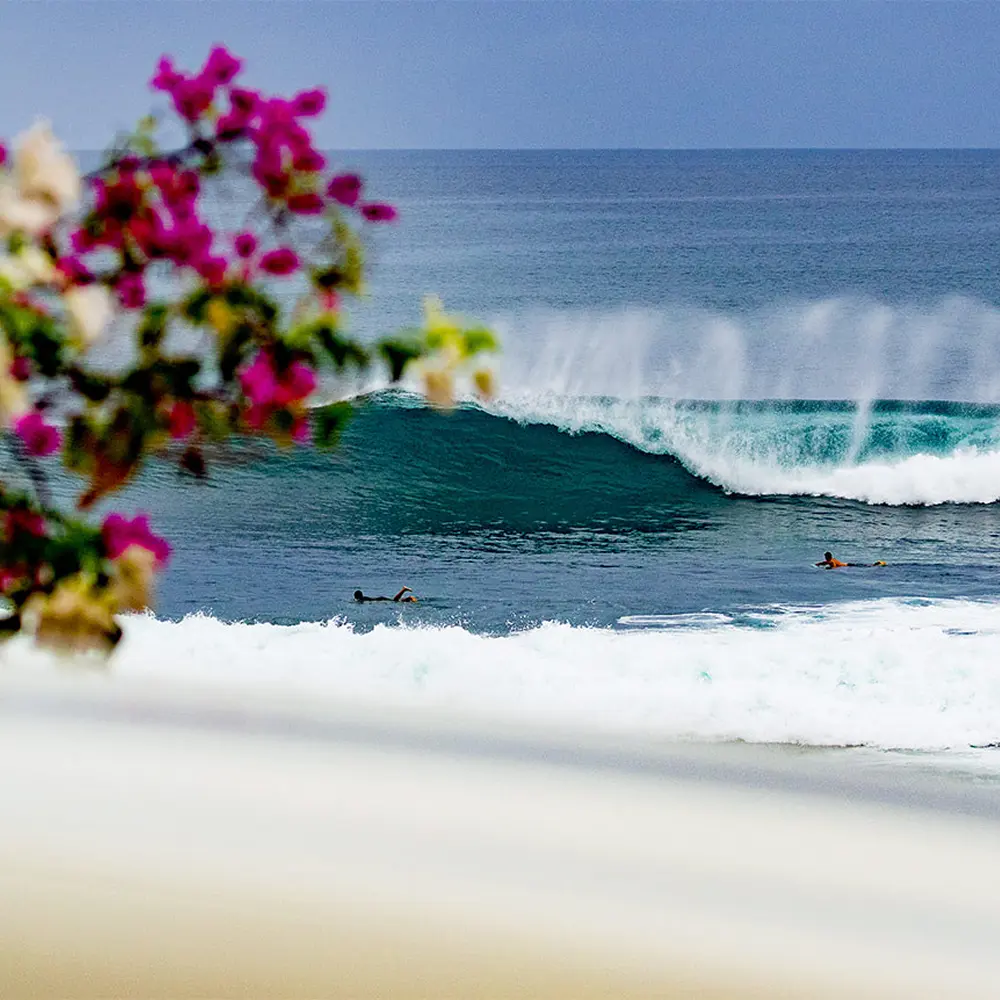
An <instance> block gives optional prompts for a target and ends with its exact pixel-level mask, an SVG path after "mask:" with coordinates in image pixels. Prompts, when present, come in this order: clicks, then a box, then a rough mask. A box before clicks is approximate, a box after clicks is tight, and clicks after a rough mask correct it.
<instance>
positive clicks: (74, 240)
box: [69, 229, 97, 253]
mask: <svg viewBox="0 0 1000 1000" xmlns="http://www.w3.org/2000/svg"><path fill="white" fill-rule="evenodd" d="M69 242H70V246H71V247H72V248H73V249H74V250H75V251H76V253H89V252H90V251H91V250H93V249H94V248H95V247H96V246H97V241H96V240H95V239H94V237H93V235H92V234H91V233H89V232H88V231H87V230H86V229H74V230H73V232H71V233H70V234H69Z"/></svg>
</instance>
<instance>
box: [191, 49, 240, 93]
mask: <svg viewBox="0 0 1000 1000" xmlns="http://www.w3.org/2000/svg"><path fill="white" fill-rule="evenodd" d="M241 69H243V60H242V59H237V58H236V56H234V55H233V54H232V53H231V52H230V51H229V50H228V49H227V48H226V47H225V46H223V45H216V46H215V47H214V48H213V49H212V51H211V52H209V54H208V59H206V60H205V66H204V68H203V69H202V71H201V76H202V77H204V78H205V79H206V80H209V81H211V83H213V84H214V85H215V86H216V87H224V86H225V85H226V84H227V83H232V81H233V79H234V78H235V76H236V74H237V73H239V71H240V70H241Z"/></svg>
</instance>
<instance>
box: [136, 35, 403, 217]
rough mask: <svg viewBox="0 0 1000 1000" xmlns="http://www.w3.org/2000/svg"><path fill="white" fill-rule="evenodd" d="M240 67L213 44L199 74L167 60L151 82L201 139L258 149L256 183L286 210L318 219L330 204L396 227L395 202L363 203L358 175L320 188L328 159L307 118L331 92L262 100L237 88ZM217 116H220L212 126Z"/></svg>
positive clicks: (254, 167)
mask: <svg viewBox="0 0 1000 1000" xmlns="http://www.w3.org/2000/svg"><path fill="white" fill-rule="evenodd" d="M242 67H243V61H242V60H241V59H238V58H236V57H235V56H234V55H232V53H230V52H229V51H228V50H227V49H226V48H224V47H222V46H216V47H215V48H213V49H212V51H211V52H210V53H209V55H208V58H207V60H206V61H205V65H204V66H203V67H202V68H201V70H200V71H199V72H198V73H194V74H187V73H184V72H182V71H180V70H178V69H177V68H176V67H175V66H174V63H173V61H172V60H171V59H170V58H169V57H166V56H164V57H163V58H162V59H161V60H160V62H159V65H158V66H157V70H156V74H155V75H154V77H153V79H152V80H151V81H150V82H151V85H152V87H153V89H154V90H160V91H163V92H164V93H166V94H168V95H169V96H170V99H171V100H172V101H173V105H174V108H175V109H176V110H177V112H178V114H180V115H181V116H182V117H183V118H184V119H185V120H186V121H187V122H188V123H189V124H190V126H191V127H192V128H200V129H202V130H203V131H202V132H199V135H201V137H202V140H203V141H207V142H211V141H214V142H217V143H229V142H233V141H235V140H238V139H245V140H249V142H250V143H251V144H252V145H253V148H254V158H253V164H252V167H251V172H252V174H253V177H254V179H255V180H256V181H257V183H258V184H259V185H260V186H261V188H262V189H263V190H264V191H265V192H266V193H267V195H268V196H269V197H270V198H272V199H273V200H275V201H279V202H281V203H282V204H283V205H284V206H285V207H286V208H287V209H288V211H290V212H292V213H294V214H297V215H320V214H322V213H323V212H324V211H325V209H326V207H327V205H328V203H329V202H331V201H332V202H337V203H339V204H341V205H345V206H348V207H352V208H357V209H358V211H359V212H360V213H361V215H362V216H363V217H364V218H365V219H367V220H368V221H370V222H391V221H393V220H394V219H395V218H396V217H397V213H396V209H395V208H394V207H393V206H392V205H386V204H384V203H382V202H363V201H361V188H362V185H361V180H360V178H358V177H357V176H356V175H353V174H351V175H338V176H337V177H334V178H333V179H332V180H331V181H330V182H329V183H328V184H327V185H326V187H325V188H324V186H323V185H322V183H321V178H320V176H319V175H320V174H321V173H322V171H323V170H324V169H325V168H326V157H325V156H324V155H323V154H322V153H321V152H320V151H319V150H317V149H316V147H315V145H314V143H313V139H312V136H311V134H310V132H309V129H308V128H307V127H306V126H305V125H304V124H303V120H304V119H310V118H315V117H317V116H318V115H320V114H322V113H323V111H324V109H325V108H326V91H324V90H323V89H322V88H319V87H317V88H314V89H312V90H303V91H300V92H299V93H297V94H295V96H294V97H292V98H291V99H286V98H282V97H265V96H264V95H263V94H261V93H260V92H259V91H256V90H248V89H246V88H243V87H236V86H233V83H234V81H235V79H236V77H237V76H238V75H239V73H240V70H241V69H242ZM212 114H215V115H217V117H216V118H215V120H214V124H213V122H212V121H211V115H212ZM206 126H207V131H205V128H206ZM351 185H353V194H351V193H350V191H349V189H350V187H351Z"/></svg>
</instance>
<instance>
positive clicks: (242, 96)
mask: <svg viewBox="0 0 1000 1000" xmlns="http://www.w3.org/2000/svg"><path fill="white" fill-rule="evenodd" d="M229 104H230V106H231V108H232V111H233V113H234V114H239V115H243V116H244V117H245V118H247V119H248V120H249V119H250V118H252V117H253V116H254V115H255V114H256V113H257V111H258V109H259V108H260V105H261V98H260V94H258V93H257V91H256V90H243V89H241V88H239V87H233V89H232V90H230V91H229Z"/></svg>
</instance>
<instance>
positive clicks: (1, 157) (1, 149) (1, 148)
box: [0, 142, 7, 167]
mask: <svg viewBox="0 0 1000 1000" xmlns="http://www.w3.org/2000/svg"><path fill="white" fill-rule="evenodd" d="M6 162H7V147H6V146H5V145H4V144H3V143H2V142H0V167H2V166H3V165H4V164H5V163H6Z"/></svg>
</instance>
